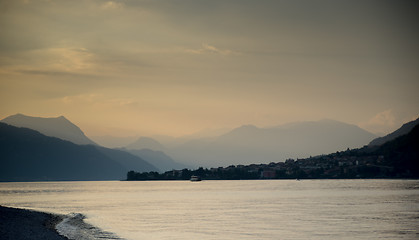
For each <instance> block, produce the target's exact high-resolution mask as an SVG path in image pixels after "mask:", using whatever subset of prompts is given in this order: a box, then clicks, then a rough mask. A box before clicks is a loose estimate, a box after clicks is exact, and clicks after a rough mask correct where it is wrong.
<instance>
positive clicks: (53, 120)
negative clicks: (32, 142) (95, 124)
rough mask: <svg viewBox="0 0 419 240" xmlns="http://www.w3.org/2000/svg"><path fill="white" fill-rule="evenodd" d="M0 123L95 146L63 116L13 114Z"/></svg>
mask: <svg viewBox="0 0 419 240" xmlns="http://www.w3.org/2000/svg"><path fill="white" fill-rule="evenodd" d="M0 122H3V123H6V124H9V125H12V126H15V127H25V128H29V129H33V130H36V131H38V132H40V133H42V134H44V135H46V136H50V137H57V138H60V139H63V140H67V141H70V142H73V143H75V144H79V145H87V144H91V145H97V144H96V143H95V142H93V141H92V140H91V139H89V138H88V137H87V136H86V135H85V134H84V133H83V131H82V130H81V129H80V128H79V127H78V126H77V125H75V124H74V123H72V122H71V121H70V120H68V119H67V118H65V117H64V116H59V117H48V118H44V117H32V116H27V115H23V114H20V113H18V114H15V115H11V116H8V117H6V118H4V119H2V120H1V121H0Z"/></svg>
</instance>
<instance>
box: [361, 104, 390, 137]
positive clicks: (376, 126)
mask: <svg viewBox="0 0 419 240" xmlns="http://www.w3.org/2000/svg"><path fill="white" fill-rule="evenodd" d="M360 125H361V127H363V128H365V129H367V130H368V131H371V132H373V133H376V134H380V135H383V134H387V133H389V132H390V131H392V130H393V129H394V128H395V127H396V125H397V120H396V116H395V114H394V112H393V110H392V109H387V110H385V111H383V112H380V113H377V114H376V115H375V116H374V117H372V118H371V119H369V120H368V121H367V122H365V123H361V124H360Z"/></svg>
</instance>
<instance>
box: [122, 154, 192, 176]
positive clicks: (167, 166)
mask: <svg viewBox="0 0 419 240" xmlns="http://www.w3.org/2000/svg"><path fill="white" fill-rule="evenodd" d="M126 151H128V152H129V153H131V154H133V155H136V156H139V157H141V158H142V159H145V160H146V161H147V162H149V163H151V164H153V166H156V167H157V168H158V169H159V170H160V171H161V172H165V171H170V170H173V169H184V168H188V167H187V166H186V165H184V164H181V163H178V162H175V161H174V160H173V159H172V158H171V157H169V156H167V155H166V154H165V153H164V152H161V151H153V150H151V149H141V150H136V149H131V150H126Z"/></svg>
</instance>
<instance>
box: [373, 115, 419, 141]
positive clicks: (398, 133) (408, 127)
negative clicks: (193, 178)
mask: <svg viewBox="0 0 419 240" xmlns="http://www.w3.org/2000/svg"><path fill="white" fill-rule="evenodd" d="M418 124H419V118H418V119H416V120H414V121H411V122H408V123H405V124H403V126H401V127H400V128H399V129H397V130H396V131H394V132H392V133H390V134H388V135H386V136H384V137H379V138H376V139H374V140H372V141H371V142H370V144H369V145H368V146H380V145H383V144H384V143H386V142H388V141H391V140H394V139H396V138H397V137H400V136H403V135H406V134H408V133H409V132H410V131H411V130H412V129H413V128H414V127H415V126H417V125H418Z"/></svg>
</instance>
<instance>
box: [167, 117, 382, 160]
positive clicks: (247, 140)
mask: <svg viewBox="0 0 419 240" xmlns="http://www.w3.org/2000/svg"><path fill="white" fill-rule="evenodd" d="M374 138H375V135H373V134H371V133H369V132H367V131H365V130H363V129H361V128H359V127H357V126H355V125H350V124H346V123H343V122H338V121H333V120H321V121H315V122H314V121H313V122H299V123H292V124H286V125H282V126H276V127H270V128H258V127H256V126H253V125H245V126H241V127H239V128H236V129H233V130H232V131H230V132H228V133H226V134H224V135H221V136H219V137H217V138H214V139H197V140H191V141H189V142H186V143H184V144H182V145H181V146H178V147H176V148H173V149H170V150H168V151H167V152H168V154H169V155H170V156H172V157H173V158H174V159H175V160H176V161H179V162H182V163H185V164H192V165H193V166H204V167H217V166H227V165H237V164H250V163H269V162H277V161H283V160H285V159H287V158H303V157H308V156H310V155H313V156H314V155H319V154H324V153H330V152H336V151H341V150H346V149H347V148H358V147H361V146H363V145H365V144H368V143H369V142H370V141H371V140H372V139H374Z"/></svg>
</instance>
